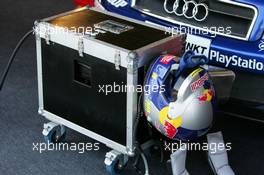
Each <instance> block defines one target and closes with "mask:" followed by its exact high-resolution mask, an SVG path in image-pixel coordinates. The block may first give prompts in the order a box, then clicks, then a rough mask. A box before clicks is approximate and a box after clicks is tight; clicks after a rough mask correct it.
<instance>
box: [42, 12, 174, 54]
mask: <svg viewBox="0 0 264 175" xmlns="http://www.w3.org/2000/svg"><path fill="white" fill-rule="evenodd" d="M47 22H48V23H50V24H52V25H55V26H59V27H64V28H67V29H69V30H71V31H73V30H75V29H77V30H76V31H77V32H79V33H82V32H83V29H84V30H85V31H86V32H85V33H86V34H87V35H88V34H89V33H90V32H93V33H98V34H97V35H96V36H94V38H95V39H98V40H100V41H103V42H106V43H109V44H113V45H115V46H118V47H121V48H125V49H127V50H136V49H139V48H141V47H144V46H146V45H149V44H151V43H154V42H156V41H159V40H162V39H164V38H167V37H168V36H169V34H165V31H161V30H158V29H154V28H151V27H148V26H145V25H141V24H137V23H134V22H131V21H128V20H124V19H121V18H117V17H114V16H110V15H107V14H104V13H101V12H98V11H93V10H89V9H87V10H82V11H78V12H74V13H72V14H69V15H65V16H61V17H57V18H55V19H52V20H49V21H47Z"/></svg>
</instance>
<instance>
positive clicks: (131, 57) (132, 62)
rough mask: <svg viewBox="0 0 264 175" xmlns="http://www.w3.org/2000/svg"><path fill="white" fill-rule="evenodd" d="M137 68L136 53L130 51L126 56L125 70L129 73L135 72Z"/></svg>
mask: <svg viewBox="0 0 264 175" xmlns="http://www.w3.org/2000/svg"><path fill="white" fill-rule="evenodd" d="M137 69H138V59H137V53H135V52H130V53H129V54H128V56H127V72H128V73H129V74H134V73H136V71H137Z"/></svg>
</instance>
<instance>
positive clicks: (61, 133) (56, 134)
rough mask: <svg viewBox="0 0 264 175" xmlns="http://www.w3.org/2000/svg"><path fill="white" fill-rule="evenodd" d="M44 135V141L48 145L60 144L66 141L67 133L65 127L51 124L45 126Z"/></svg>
mask: <svg viewBox="0 0 264 175" xmlns="http://www.w3.org/2000/svg"><path fill="white" fill-rule="evenodd" d="M42 134H43V136H44V141H45V142H46V143H47V144H49V143H58V142H62V141H64V139H65V136H66V131H65V127H64V126H63V125H59V124H57V123H53V122H49V123H45V124H44V127H43V131H42Z"/></svg>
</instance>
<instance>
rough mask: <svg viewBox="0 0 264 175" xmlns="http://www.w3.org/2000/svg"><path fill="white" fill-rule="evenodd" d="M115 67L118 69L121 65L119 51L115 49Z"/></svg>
mask: <svg viewBox="0 0 264 175" xmlns="http://www.w3.org/2000/svg"><path fill="white" fill-rule="evenodd" d="M114 61H115V69H116V70H120V65H121V54H120V51H119V50H117V51H116V53H115V60H114Z"/></svg>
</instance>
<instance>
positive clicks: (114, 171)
mask: <svg viewBox="0 0 264 175" xmlns="http://www.w3.org/2000/svg"><path fill="white" fill-rule="evenodd" d="M105 168H106V171H107V172H108V174H110V175H120V174H121V172H122V170H123V168H124V167H123V166H121V164H120V163H119V161H118V160H115V161H113V162H112V163H111V165H105Z"/></svg>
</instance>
